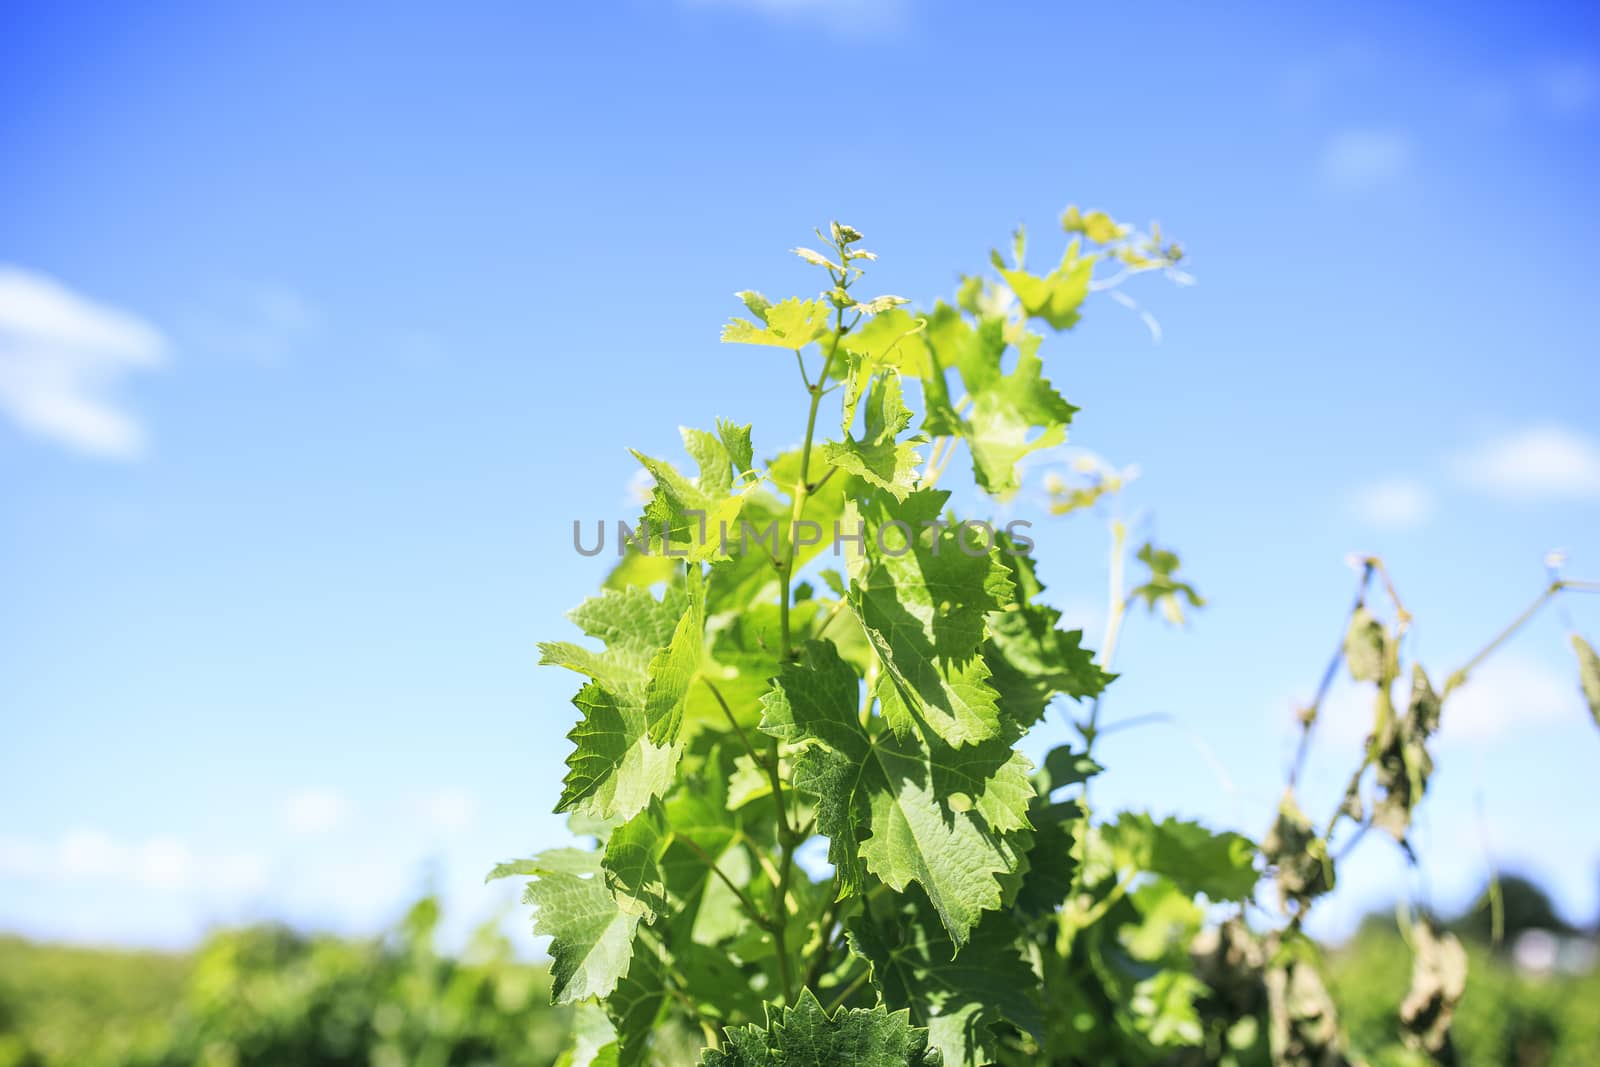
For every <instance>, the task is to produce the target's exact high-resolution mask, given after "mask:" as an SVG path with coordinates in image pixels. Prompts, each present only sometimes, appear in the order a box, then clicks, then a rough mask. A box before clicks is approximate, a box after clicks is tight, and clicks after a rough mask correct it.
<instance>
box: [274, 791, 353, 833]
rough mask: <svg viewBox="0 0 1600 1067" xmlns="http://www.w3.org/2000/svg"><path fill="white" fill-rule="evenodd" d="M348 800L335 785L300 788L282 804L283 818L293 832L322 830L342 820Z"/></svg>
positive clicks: (347, 812) (346, 814) (336, 826)
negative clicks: (333, 786)
mask: <svg viewBox="0 0 1600 1067" xmlns="http://www.w3.org/2000/svg"><path fill="white" fill-rule="evenodd" d="M349 817H350V801H349V800H348V799H346V798H345V795H344V794H343V793H340V792H339V791H338V790H336V789H323V788H316V789H301V790H299V791H297V792H295V793H291V794H290V795H289V798H288V800H287V801H286V802H285V804H284V820H285V821H286V822H287V823H288V824H289V829H291V830H293V831H294V832H295V833H297V834H326V833H332V832H333V831H334V830H337V829H339V827H341V826H343V825H344V824H345V821H346V820H347V819H348V818H349Z"/></svg>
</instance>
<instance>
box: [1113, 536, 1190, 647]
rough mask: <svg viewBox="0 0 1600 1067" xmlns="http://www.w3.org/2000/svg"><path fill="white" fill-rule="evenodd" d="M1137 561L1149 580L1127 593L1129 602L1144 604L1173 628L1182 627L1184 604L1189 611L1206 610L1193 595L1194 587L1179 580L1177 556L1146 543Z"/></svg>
mask: <svg viewBox="0 0 1600 1067" xmlns="http://www.w3.org/2000/svg"><path fill="white" fill-rule="evenodd" d="M1137 558H1138V560H1139V562H1140V563H1143V564H1144V565H1145V566H1146V567H1148V568H1150V579H1149V580H1148V581H1146V582H1145V583H1144V584H1143V585H1139V586H1135V587H1134V588H1133V589H1132V590H1131V591H1130V592H1129V593H1128V599H1129V601H1133V600H1143V601H1144V603H1145V607H1146V608H1147V609H1148V610H1150V611H1155V610H1156V609H1157V608H1160V609H1161V614H1162V616H1163V617H1164V618H1165V619H1166V620H1167V621H1168V622H1170V623H1172V624H1173V625H1174V626H1181V625H1183V603H1184V601H1187V602H1188V604H1189V606H1190V607H1191V608H1203V607H1205V606H1206V601H1205V598H1204V597H1202V596H1201V595H1200V594H1199V593H1197V592H1195V588H1194V586H1192V585H1190V584H1189V583H1188V582H1185V581H1180V580H1179V579H1178V577H1177V574H1178V566H1179V563H1178V554H1177V553H1176V552H1172V551H1169V550H1167V549H1164V548H1157V547H1156V546H1155V545H1153V544H1150V543H1148V542H1146V543H1145V544H1144V545H1143V546H1141V547H1140V549H1139V552H1138V557H1137Z"/></svg>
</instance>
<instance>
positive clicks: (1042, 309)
mask: <svg viewBox="0 0 1600 1067" xmlns="http://www.w3.org/2000/svg"><path fill="white" fill-rule="evenodd" d="M994 262H995V269H996V270H998V271H999V272H1000V276H1001V277H1003V278H1004V279H1005V280H1006V284H1007V285H1009V286H1010V287H1011V291H1012V292H1013V293H1016V294H1017V300H1018V301H1019V302H1020V303H1021V304H1022V310H1023V312H1024V313H1025V314H1026V315H1027V316H1028V317H1029V318H1031V319H1043V320H1044V321H1045V322H1047V323H1049V324H1050V326H1051V328H1052V329H1056V330H1067V329H1071V328H1072V327H1073V326H1076V325H1077V324H1078V319H1079V318H1081V317H1082V316H1081V315H1080V314H1079V312H1078V309H1079V308H1080V307H1082V306H1083V301H1084V298H1085V297H1087V296H1088V295H1089V281H1090V278H1091V276H1092V275H1093V273H1094V264H1095V257H1094V256H1080V255H1079V254H1078V246H1077V242H1073V243H1072V244H1071V245H1069V246H1068V248H1067V252H1066V255H1064V256H1063V257H1062V259H1061V264H1060V265H1059V266H1058V267H1056V269H1055V270H1053V271H1051V272H1050V273H1049V274H1046V275H1044V276H1043V277H1040V276H1038V275H1036V274H1029V273H1028V272H1027V271H1025V270H1021V269H1020V268H1019V269H1015V270H1012V269H1008V268H1007V267H1006V266H1005V265H1004V263H1003V262H1002V261H1001V260H1000V257H999V256H998V255H996V256H995V257H994Z"/></svg>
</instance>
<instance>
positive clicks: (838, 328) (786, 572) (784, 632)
mask: <svg viewBox="0 0 1600 1067" xmlns="http://www.w3.org/2000/svg"><path fill="white" fill-rule="evenodd" d="M834 247H835V248H837V249H838V251H839V262H840V263H841V264H845V266H843V267H841V269H840V270H839V272H837V273H835V272H834V270H833V269H832V268H831V267H830V268H829V269H828V274H829V276H830V277H831V278H832V279H833V281H834V285H835V288H836V289H838V290H840V291H841V292H843V291H846V290H848V289H849V288H850V283H851V279H850V269H849V266H848V264H849V262H850V257H849V255H848V254H847V249H846V247H845V242H844V241H843V240H842V239H836V240H835V241H834ZM860 321H861V317H860V315H857V317H856V319H855V321H854V322H852V323H850V325H849V326H847V325H845V321H844V306H843V302H842V301H835V305H834V325H833V342H832V344H830V345H829V346H828V354H827V357H826V358H824V359H823V361H822V371H821V373H819V374H818V375H817V379H816V381H809V380H808V381H807V383H806V392H807V393H809V394H810V395H811V403H810V408H809V410H807V412H806V435H805V441H804V442H803V443H802V444H801V445H800V476H799V479H798V480H797V481H796V483H795V486H794V505H793V506H792V507H791V508H790V511H789V530H788V534H789V537H788V540H787V543H786V544H785V545H784V549H783V560H782V563H781V565H780V566H779V568H778V571H779V575H778V576H779V578H780V579H781V582H782V589H781V591H780V596H781V599H780V600H779V601H778V630H779V637H780V641H781V644H782V649H783V658H784V659H785V660H789V659H792V658H794V654H795V650H794V637H793V631H792V629H791V626H790V621H789V603H790V601H791V600H792V599H793V597H794V561H795V554H796V552H797V550H798V547H799V546H798V545H797V544H796V543H795V540H796V534H797V532H798V527H799V525H800V520H801V519H802V518H804V517H805V510H806V500H807V498H808V497H809V496H810V495H811V492H812V489H813V486H812V485H811V443H812V441H813V440H814V439H815V438H816V432H817V411H818V409H819V408H820V407H821V405H822V397H823V394H825V393H826V392H827V391H828V390H827V389H826V388H825V387H826V386H827V384H828V375H829V374H830V373H831V372H832V371H833V361H834V357H836V356H837V355H838V354H839V342H840V340H841V339H843V337H844V335H845V334H846V333H848V332H849V331H850V329H851V327H853V326H854V325H855V324H856V323H857V322H860ZM795 358H796V360H797V361H799V363H800V370H801V376H802V377H804V373H805V360H804V359H803V358H801V356H800V351H799V350H798V349H796V350H795ZM770 751H771V757H770V760H769V762H768V763H767V776H768V777H769V778H770V779H771V781H772V797H773V802H774V803H775V804H776V805H777V809H778V845H779V849H780V853H779V860H778V887H777V900H776V902H775V910H774V914H773V916H772V924H771V930H772V940H773V948H774V949H775V950H776V952H777V957H778V984H779V985H780V986H782V988H783V1002H784V1003H785V1004H793V1003H794V1002H795V996H796V994H797V992H798V991H797V990H796V989H795V984H794V968H793V966H792V964H791V963H790V961H789V881H790V878H791V877H792V875H793V872H794V853H795V849H796V848H797V847H799V844H800V837H799V834H798V832H797V829H796V827H794V826H793V825H792V824H791V823H790V821H789V813H788V810H787V805H786V804H785V803H784V799H783V776H782V775H781V774H780V773H779V759H780V752H779V748H778V739H777V738H773V739H772V746H771V750H770Z"/></svg>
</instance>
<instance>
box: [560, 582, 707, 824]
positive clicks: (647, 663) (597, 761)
mask: <svg viewBox="0 0 1600 1067" xmlns="http://www.w3.org/2000/svg"><path fill="white" fill-rule="evenodd" d="M698 587H699V582H698V579H697V578H696V579H695V580H691V581H686V583H685V586H684V587H683V588H674V589H669V590H668V591H667V593H666V595H665V597H664V598H663V599H661V600H659V601H658V600H656V599H655V598H654V597H653V596H651V595H650V593H649V592H648V591H647V590H644V589H639V588H636V587H630V588H626V589H621V590H607V591H606V592H604V593H602V594H601V595H600V596H598V597H594V598H592V599H590V600H587V601H585V602H584V603H583V604H582V605H580V606H579V607H578V608H576V609H575V610H574V611H573V612H572V613H571V614H570V616H569V617H570V618H571V619H572V621H573V622H575V623H577V624H578V626H579V627H580V628H581V629H582V630H583V631H584V632H585V633H587V634H588V635H589V636H591V637H596V638H599V639H600V640H601V641H603V642H605V645H606V649H605V651H604V652H595V651H593V650H591V649H589V648H585V647H583V646H581V645H574V644H570V643H568V642H564V641H554V642H546V643H544V644H541V645H540V646H539V649H540V652H541V653H542V657H541V660H540V662H541V663H549V664H557V665H559V666H563V667H567V668H570V669H572V670H575V671H578V672H580V673H582V674H586V675H588V676H589V677H590V678H591V679H592V681H591V683H590V684H588V685H586V686H584V687H583V689H581V690H580V691H579V692H578V695H577V696H576V697H574V698H573V703H574V704H575V705H576V706H577V707H578V709H579V710H580V711H582V712H583V718H582V720H581V721H580V722H579V723H578V724H577V725H576V726H575V727H573V729H572V731H571V732H570V733H569V734H568V735H567V736H568V738H569V739H571V741H572V742H573V744H574V746H575V747H574V751H573V753H572V754H571V755H570V756H568V757H567V767H568V773H567V777H566V781H565V783H564V784H565V788H564V789H563V791H562V794H561V799H560V801H559V802H558V804H557V806H556V810H557V811H582V812H583V813H585V814H587V815H592V816H594V817H596V818H602V819H608V818H613V817H615V818H620V819H629V818H632V817H633V816H634V815H636V814H638V813H639V812H640V811H642V810H643V809H644V807H645V805H646V804H648V803H649V802H650V798H651V797H654V796H660V795H662V794H663V793H665V792H666V790H667V788H668V787H669V786H670V785H671V784H672V778H673V771H674V768H675V767H676V766H677V761H678V756H679V750H678V745H677V743H676V737H675V736H674V735H673V731H674V730H675V722H676V720H678V719H680V718H681V715H682V707H681V704H682V696H683V692H684V690H685V689H686V686H687V681H686V678H685V671H686V670H688V668H689V664H690V662H691V661H692V660H693V658H694V652H695V647H696V644H697V642H698V641H699V640H700V635H699V631H698V629H697V627H698V626H699V625H700V622H699V617H700V613H701V610H702V609H701V608H700V606H699V605H700V603H701V597H700V594H699V592H698Z"/></svg>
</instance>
